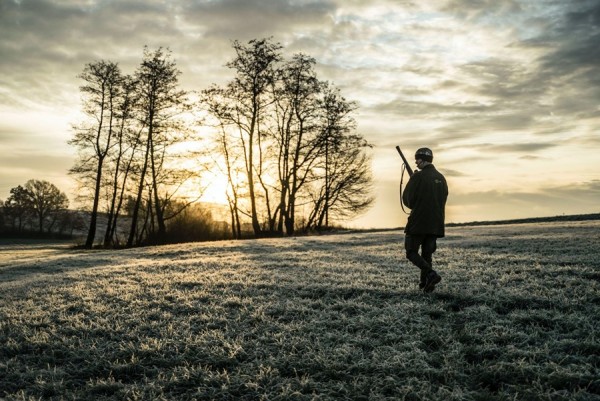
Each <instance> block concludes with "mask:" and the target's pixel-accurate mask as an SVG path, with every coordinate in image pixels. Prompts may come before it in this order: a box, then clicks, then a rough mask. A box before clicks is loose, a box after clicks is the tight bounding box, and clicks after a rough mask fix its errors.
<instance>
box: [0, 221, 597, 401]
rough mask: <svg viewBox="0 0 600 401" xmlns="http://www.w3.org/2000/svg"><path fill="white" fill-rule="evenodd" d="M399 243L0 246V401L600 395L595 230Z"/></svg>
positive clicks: (502, 229)
mask: <svg viewBox="0 0 600 401" xmlns="http://www.w3.org/2000/svg"><path fill="white" fill-rule="evenodd" d="M402 241H403V234H402V233H401V232H400V231H385V232H364V233H351V234H343V235H342V234H340V235H328V236H320V237H298V238H284V239H261V240H248V241H238V242H234V241H227V242H213V243H194V244H182V245H171V246H164V247H148V248H138V249H128V250H120V251H97V250H96V251H82V250H72V249H68V248H67V247H66V246H65V245H61V244H56V245H53V246H50V247H48V246H42V245H39V244H35V243H33V244H27V245H15V244H10V243H3V244H0V399H2V400H38V399H43V400H82V399H90V400H196V399H197V400H384V399H389V400H445V401H448V400H482V401H483V400H598V399H600V339H599V333H600V284H599V283H600V221H583V222H570V223H569V222H561V223H540V224H521V225H508V226H479V227H452V228H449V229H448V236H447V237H446V238H444V239H442V240H440V241H439V243H438V251H437V252H436V254H435V256H434V262H435V268H436V269H437V270H438V271H439V272H440V274H441V275H442V278H443V280H442V282H441V283H440V284H439V285H438V287H437V288H436V290H435V292H434V293H432V294H423V293H422V292H420V291H418V288H417V281H418V271H417V269H416V268H415V267H413V266H411V265H410V264H409V262H408V261H407V260H406V259H405V258H404V252H403V247H402Z"/></svg>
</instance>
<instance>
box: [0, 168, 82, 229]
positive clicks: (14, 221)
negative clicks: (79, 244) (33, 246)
mask: <svg viewBox="0 0 600 401" xmlns="http://www.w3.org/2000/svg"><path fill="white" fill-rule="evenodd" d="M68 207H69V200H68V198H67V195H66V194H65V193H64V192H62V191H60V190H59V189H58V188H57V187H56V186H55V185H54V184H52V183H50V182H48V181H40V180H33V179H32V180H29V181H27V182H26V183H25V184H24V185H18V186H16V187H14V188H12V189H11V190H10V195H9V197H8V198H7V199H6V200H5V201H4V202H3V201H0V232H2V233H5V234H11V235H15V234H16V235H36V236H54V235H69V236H70V235H72V234H73V231H74V230H77V229H81V228H83V224H84V222H83V219H82V217H81V216H80V215H79V214H78V213H75V212H73V211H70V210H69V209H68Z"/></svg>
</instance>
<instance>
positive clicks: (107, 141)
mask: <svg viewBox="0 0 600 401" xmlns="http://www.w3.org/2000/svg"><path fill="white" fill-rule="evenodd" d="M79 78H81V79H83V80H84V82H85V83H84V85H82V86H81V87H80V90H81V92H82V93H83V95H84V108H83V109H84V112H85V113H86V114H87V115H88V116H89V120H88V122H86V123H83V124H81V125H80V126H79V127H76V131H75V135H74V137H73V139H71V140H70V141H69V143H70V144H72V145H74V146H76V147H77V148H78V150H79V160H78V161H77V162H76V164H75V166H74V167H73V168H71V170H70V172H71V173H72V174H75V175H77V176H79V177H80V179H82V180H84V181H92V183H93V188H94V190H93V201H92V210H91V214H90V226H89V230H88V235H87V239H86V242H85V246H86V247H87V248H91V247H92V246H93V244H94V237H95V235H96V225H97V219H98V205H99V202H100V191H101V187H102V179H103V169H104V163H105V159H106V157H107V155H108V152H109V151H110V150H111V146H112V145H113V137H114V134H115V129H114V128H115V126H114V124H115V120H116V116H115V112H116V103H117V98H118V96H119V93H120V90H121V83H122V79H123V78H122V76H121V71H120V69H119V66H118V65H117V64H116V63H113V62H110V61H104V60H101V61H97V62H94V63H90V64H87V65H86V66H85V68H84V70H83V73H81V74H80V75H79Z"/></svg>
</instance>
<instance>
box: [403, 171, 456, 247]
mask: <svg viewBox="0 0 600 401" xmlns="http://www.w3.org/2000/svg"><path fill="white" fill-rule="evenodd" d="M446 199H448V184H447V183H446V179H445V178H444V176H443V175H442V174H441V173H440V172H439V171H437V170H436V169H435V167H434V166H433V164H429V165H427V166H425V167H424V168H423V170H421V171H417V172H415V173H414V174H413V175H412V177H410V180H408V184H406V189H405V190H404V193H403V194H402V202H403V203H404V204H405V205H406V206H407V207H409V208H410V209H411V211H410V216H408V222H407V223H406V228H405V229H404V232H405V233H406V234H410V235H419V234H433V235H436V236H438V237H443V236H444V217H445V211H444V209H445V207H446Z"/></svg>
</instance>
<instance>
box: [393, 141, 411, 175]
mask: <svg viewBox="0 0 600 401" xmlns="http://www.w3.org/2000/svg"><path fill="white" fill-rule="evenodd" d="M396 150H397V151H398V153H399V154H400V157H401V158H402V161H403V162H404V165H405V166H406V171H408V175H409V176H410V177H412V175H413V173H414V172H413V169H412V168H411V167H410V165H409V164H408V160H406V157H404V154H403V153H402V151H401V150H400V146H396Z"/></svg>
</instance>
